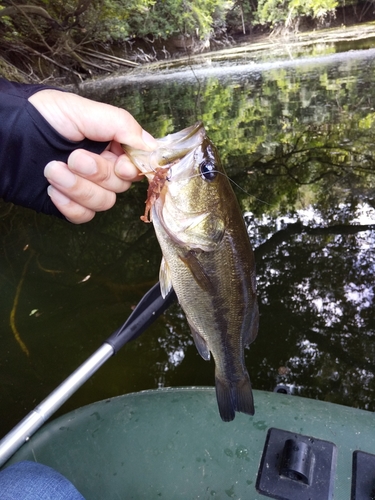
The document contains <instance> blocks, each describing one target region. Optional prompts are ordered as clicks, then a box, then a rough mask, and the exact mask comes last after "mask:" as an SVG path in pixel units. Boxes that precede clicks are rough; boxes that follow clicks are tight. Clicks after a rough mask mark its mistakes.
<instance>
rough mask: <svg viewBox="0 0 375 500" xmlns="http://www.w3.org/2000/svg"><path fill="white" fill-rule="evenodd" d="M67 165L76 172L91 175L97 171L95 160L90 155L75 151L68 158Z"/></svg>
mask: <svg viewBox="0 0 375 500" xmlns="http://www.w3.org/2000/svg"><path fill="white" fill-rule="evenodd" d="M69 167H70V168H71V169H72V170H73V171H74V172H77V173H78V174H83V175H93V174H96V172H97V171H98V168H97V165H96V161H95V160H94V158H91V156H88V155H86V154H82V153H77V154H73V155H72V156H71V157H70V158H69Z"/></svg>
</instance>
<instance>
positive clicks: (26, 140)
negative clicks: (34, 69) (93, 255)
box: [0, 79, 108, 217]
mask: <svg viewBox="0 0 375 500" xmlns="http://www.w3.org/2000/svg"><path fill="white" fill-rule="evenodd" d="M46 88H52V87H47V86H45V85H27V84H20V83H13V82H8V81H7V80H3V79H0V197H1V198H3V199H4V200H5V201H10V202H12V203H15V204H18V205H22V206H24V207H28V208H32V209H34V210H36V211H37V212H43V213H45V214H49V215H57V216H58V217H63V215H62V214H61V213H60V212H59V211H58V210H57V208H56V207H55V205H54V204H53V203H52V201H51V199H50V197H49V196H48V194H47V187H48V181H47V179H46V178H45V177H44V174H43V172H44V167H45V166H46V165H47V163H48V162H50V161H52V160H58V161H63V162H64V163H66V162H67V160H68V157H69V155H70V153H71V152H72V151H74V150H75V149H79V148H83V149H86V150H89V151H92V152H93V153H97V154H100V153H102V152H103V151H104V149H105V148H106V146H107V144H108V143H107V142H106V143H103V142H95V141H91V140H89V139H83V140H82V141H79V142H73V141H70V140H68V139H65V137H63V136H62V135H60V134H59V133H58V132H57V131H56V130H55V129H54V128H53V127H52V126H51V125H50V124H49V123H48V122H47V120H45V119H44V117H43V116H42V115H41V114H40V113H39V111H37V109H36V108H34V106H33V105H32V104H31V103H30V102H29V101H28V98H29V97H30V96H31V95H33V94H35V93H36V92H38V91H40V90H44V89H46Z"/></svg>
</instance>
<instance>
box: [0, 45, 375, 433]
mask: <svg viewBox="0 0 375 500" xmlns="http://www.w3.org/2000/svg"><path fill="white" fill-rule="evenodd" d="M374 81H375V58H374V50H372V49H369V50H361V51H352V52H347V53H342V54H336V55H328V56H319V57H318V58H311V57H309V58H298V59H293V60H282V61H281V60H277V61H265V62H259V63H257V62H252V63H249V62H244V61H237V63H236V62H235V61H234V60H231V61H230V62H229V63H228V64H225V63H223V62H220V64H218V65H216V64H209V63H205V66H202V65H200V66H198V67H188V68H186V67H185V68H180V69H179V70H178V71H177V70H174V71H171V70H170V69H166V70H165V71H164V73H162V74H161V73H160V70H158V73H152V74H142V75H141V76H139V75H138V74H136V73H134V74H133V75H132V76H131V77H126V78H120V79H118V80H116V81H115V82H112V83H111V85H110V86H109V85H107V86H105V85H103V86H102V87H100V88H99V89H97V90H96V94H95V97H96V98H97V99H100V100H103V101H106V102H110V103H112V104H115V105H117V106H121V107H124V108H126V109H128V110H129V111H130V112H131V113H133V114H134V115H135V116H136V118H137V119H138V121H139V122H140V123H142V125H143V126H144V128H146V129H147V130H149V131H150V132H151V133H153V134H154V135H156V136H163V135H165V134H167V133H170V132H173V131H176V130H178V129H181V128H183V127H185V126H188V125H190V124H192V123H193V122H195V121H196V120H197V119H201V120H203V122H204V124H205V126H206V128H207V130H208V133H209V135H210V137H211V139H212V140H213V141H214V142H215V144H216V145H217V147H218V149H219V151H220V154H221V157H222V159H223V161H224V163H225V165H226V168H227V172H228V174H229V176H230V177H231V178H232V180H233V181H234V183H236V184H237V186H239V187H235V192H236V194H237V196H238V199H239V201H240V203H241V206H242V208H243V211H244V214H245V220H246V223H247V225H248V232H249V236H250V238H251V241H252V243H253V246H254V248H255V252H256V258H257V274H258V290H259V303H260V313H261V323H260V331H259V336H258V338H257V340H256V341H255V342H254V344H253V345H252V346H251V348H250V349H249V350H247V351H246V363H247V366H248V369H249V373H250V377H251V380H252V383H253V386H254V387H255V388H257V389H265V390H273V388H274V387H275V386H276V384H278V383H284V384H287V385H288V386H289V387H290V389H291V390H292V392H294V393H295V394H300V395H303V396H308V397H311V398H318V399H322V400H327V401H334V402H337V403H342V404H346V405H350V406H354V407H359V408H366V409H370V410H374V409H375V404H374V402H375V381H374V374H375V367H374V354H375V352H374V351H375V343H374V338H375V313H374V278H373V276H374V271H375V251H374V238H375V233H374V224H375V200H374V182H375V181H374V169H375V158H374V146H373V143H374V122H375V86H374V85H373V82H374ZM87 95H90V96H91V97H93V95H92V91H91V90H90V92H89V91H88V90H87ZM145 197H146V184H144V183H139V184H137V185H134V186H133V187H132V189H131V190H130V191H128V192H127V193H124V194H123V195H121V196H119V199H118V203H117V204H116V206H115V207H114V208H113V209H112V210H110V211H109V212H106V213H103V214H99V215H97V216H96V218H95V219H94V220H93V221H92V222H90V223H88V224H85V225H83V226H79V227H77V226H73V225H70V224H68V223H65V222H64V221H60V220H57V219H56V220H55V219H53V218H49V217H46V216H43V215H37V214H34V213H33V212H31V211H29V210H26V209H22V208H19V207H17V208H15V207H12V206H11V205H7V204H5V203H2V204H1V206H0V209H1V213H0V231H1V237H2V242H3V245H2V247H1V259H0V294H1V299H0V311H1V314H0V341H1V346H2V349H1V352H0V380H1V388H2V389H1V394H0V408H1V422H0V431H1V434H4V433H5V432H6V431H7V430H9V429H10V428H11V427H12V426H13V425H14V424H15V423H16V422H17V421H18V420H19V419H21V418H22V417H23V416H24V415H25V414H26V413H27V412H28V411H29V410H31V409H32V408H33V407H34V406H35V405H36V404H37V403H38V402H39V401H41V400H42V399H43V398H44V397H45V396H46V395H47V394H48V393H49V392H50V391H52V390H53V389H54V388H55V387H56V386H57V385H58V384H59V383H60V382H61V381H62V380H63V379H64V378H65V377H66V376H68V375H69V374H70V373H71V372H72V371H73V370H74V369H75V368H76V367H77V366H78V365H79V364H80V363H81V362H83V361H84V360H85V359H86V358H87V357H88V356H89V355H90V354H91V353H92V352H93V351H94V350H95V349H96V348H97V347H99V345H100V344H101V342H102V341H103V340H104V339H105V338H106V337H107V336H109V334H111V333H112V332H113V331H114V330H115V329H116V328H117V327H118V326H119V325H121V324H122V323H123V322H124V321H125V319H126V317H127V316H128V314H129V313H130V312H131V309H132V307H133V306H134V305H135V304H136V303H137V301H138V300H139V299H140V297H141V296H142V294H143V293H145V292H146V291H147V289H148V288H149V287H150V286H151V285H152V284H153V283H154V282H155V281H156V280H157V276H158V267H159V263H160V258H161V253H160V249H159V246H158V244H157V241H156V238H155V236H154V232H153V228H152V226H151V225H146V224H144V223H142V222H141V221H140V220H139V216H140V215H141V214H142V213H143V210H144V201H145ZM12 318H13V319H12ZM10 323H12V327H11V325H10ZM18 335H19V338H18V340H17V338H16V337H17V336H18ZM20 340H22V342H23V344H24V347H26V349H27V351H28V355H27V354H26V352H25V349H22V345H21V344H20ZM213 383H214V366H213V363H211V362H204V361H203V360H202V359H201V358H200V356H199V355H198V353H197V352H196V349H195V346H194V345H193V342H192V339H191V336H190V332H189V328H188V326H187V324H186V321H185V319H184V316H183V314H182V312H181V310H180V309H179V307H178V306H177V305H175V306H173V307H172V308H171V309H170V310H169V311H168V312H167V314H166V315H165V316H163V317H162V318H160V320H158V322H157V323H156V324H155V326H153V327H152V328H150V329H149V330H148V331H147V332H146V333H144V334H143V335H142V336H141V337H140V338H139V339H138V340H136V341H134V342H133V343H131V344H129V345H128V346H126V347H125V348H124V349H123V350H122V351H121V352H120V353H119V354H118V355H117V356H116V357H115V358H113V359H111V360H110V361H108V362H107V363H106V365H105V366H103V367H102V369H101V370H100V371H99V372H98V373H97V374H96V375H95V376H94V377H92V379H91V380H90V381H89V382H88V383H87V384H86V385H85V386H84V387H83V388H81V389H80V390H79V391H78V393H77V394H76V395H75V396H73V398H71V400H69V401H68V402H67V403H66V404H65V405H64V407H63V409H62V410H61V411H64V412H65V411H67V410H69V409H72V408H74V407H77V406H81V405H82V404H86V403H88V402H91V401H95V400H99V399H103V398H107V397H111V396H115V395H118V394H122V393H126V392H131V391H138V390H142V389H149V388H156V387H160V386H181V385H213ZM218 418H219V417H218Z"/></svg>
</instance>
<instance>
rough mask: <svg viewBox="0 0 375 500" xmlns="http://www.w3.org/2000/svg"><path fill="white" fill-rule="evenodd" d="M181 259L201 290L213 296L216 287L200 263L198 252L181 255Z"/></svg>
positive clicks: (191, 251)
mask: <svg viewBox="0 0 375 500" xmlns="http://www.w3.org/2000/svg"><path fill="white" fill-rule="evenodd" d="M180 259H181V260H182V262H183V263H184V264H185V265H186V266H187V267H188V268H189V270H190V272H191V274H192V276H193V278H194V279H195V281H196V282H197V284H198V285H199V286H200V288H202V290H204V291H205V292H208V293H212V294H213V293H214V292H215V287H214V286H213V284H212V281H211V279H210V276H209V275H208V274H207V272H206V271H205V269H204V267H203V266H202V264H201V263H200V261H199V259H198V256H197V254H196V252H194V251H193V250H190V251H189V252H187V253H185V254H184V255H180Z"/></svg>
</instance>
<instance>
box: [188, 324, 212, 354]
mask: <svg viewBox="0 0 375 500" xmlns="http://www.w3.org/2000/svg"><path fill="white" fill-rule="evenodd" d="M189 326H190V330H191V334H192V336H193V339H194V343H195V347H196V348H197V351H198V352H199V354H200V355H201V356H202V358H203V359H204V360H205V361H208V360H209V359H210V358H211V353H210V350H209V348H208V346H207V342H206V341H205V340H204V338H203V337H202V335H200V334H199V333H198V332H197V331H196V330H195V328H193V327H192V326H191V324H190V323H189Z"/></svg>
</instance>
